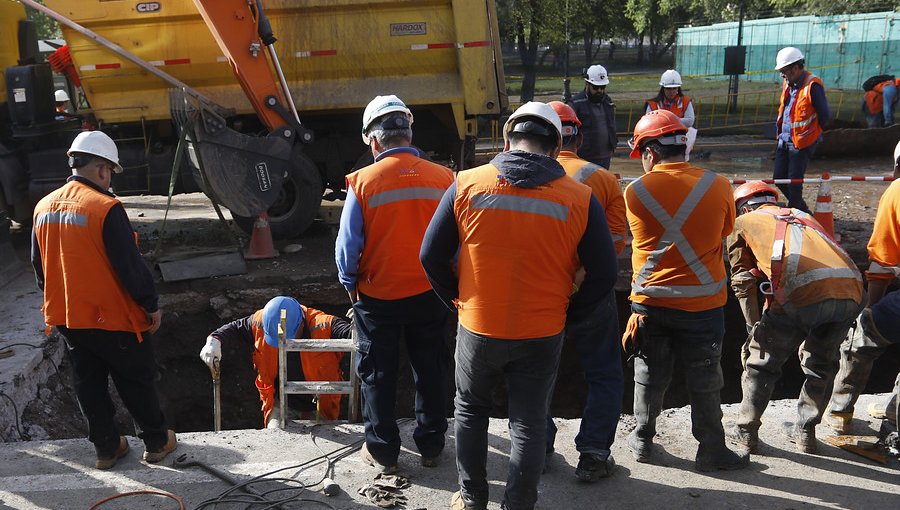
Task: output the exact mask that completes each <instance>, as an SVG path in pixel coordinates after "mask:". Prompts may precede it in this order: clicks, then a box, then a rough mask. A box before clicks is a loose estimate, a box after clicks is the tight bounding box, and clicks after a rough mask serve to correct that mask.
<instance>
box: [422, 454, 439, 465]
mask: <svg viewBox="0 0 900 510" xmlns="http://www.w3.org/2000/svg"><path fill="white" fill-rule="evenodd" d="M421 462H422V467H427V468H433V467H437V466H438V464H440V463H441V456H440V455H435V456H434V457H426V456H424V455H422V461H421Z"/></svg>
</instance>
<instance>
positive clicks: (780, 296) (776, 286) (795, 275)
mask: <svg viewBox="0 0 900 510" xmlns="http://www.w3.org/2000/svg"><path fill="white" fill-rule="evenodd" d="M753 213H760V214H769V215H771V216H773V217H774V218H775V221H776V222H778V225H777V226H776V229H775V240H774V241H773V243H772V260H771V268H772V280H771V282H772V288H773V291H774V293H775V299H776V301H778V303H779V304H781V305H782V306H786V305H787V304H788V303H787V296H788V295H789V294H791V293H792V292H794V291H795V290H797V289H799V288H800V287H803V286H805V285H809V284H810V283H813V282H815V281H819V280H824V279H826V278H853V279H854V280H858V281H860V282H861V281H862V277H861V276H860V274H859V272H857V271H856V270H854V269H853V268H850V267H822V268H816V269H810V270H809V271H805V272H803V273H799V270H800V258H801V253H802V251H803V229H805V228H809V229H810V230H812V231H813V232H815V233H816V234H818V236H819V237H820V238H822V239H823V240H825V242H826V243H827V244H828V246H830V247H831V248H832V249H833V250H835V251H836V252H838V253H842V254H844V256H845V258H848V259H849V256H848V255H847V254H846V252H845V251H844V249H843V248H841V247H840V246H839V245H838V244H837V243H835V242H834V240H833V239H831V236H829V235H828V234H826V233H825V232H823V231H821V230H820V229H819V228H818V227H817V226H816V224H815V223H813V222H812V221H811V220H810V218H809V217H807V216H806V215H802V216H796V215H794V213H793V211H792V210H791V209H788V208H778V209H775V208H771V207H764V208H762V209H757V210H756V211H753ZM751 214H752V213H751ZM801 214H802V213H801ZM786 235H789V236H790V241H791V242H790V249H789V251H788V252H787V254H786V255H785V253H784V248H785V242H784V239H785V236H786ZM785 264H786V265H785ZM782 266H784V267H785V269H784V272H785V274H787V275H788V277H787V278H785V279H784V280H785V282H784V285H783V286H782V285H781V279H782V278H781V274H782Z"/></svg>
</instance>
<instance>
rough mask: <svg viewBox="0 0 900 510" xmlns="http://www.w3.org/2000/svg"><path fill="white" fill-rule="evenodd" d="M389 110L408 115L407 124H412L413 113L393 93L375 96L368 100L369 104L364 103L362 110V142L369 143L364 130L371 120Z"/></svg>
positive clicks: (385, 113) (389, 111)
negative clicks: (364, 108) (364, 106)
mask: <svg viewBox="0 0 900 510" xmlns="http://www.w3.org/2000/svg"><path fill="white" fill-rule="evenodd" d="M391 112H403V113H405V114H406V116H407V117H409V125H410V126H411V125H412V123H413V114H412V112H411V111H409V108H407V107H406V104H405V103H404V102H403V101H401V100H400V98H399V97H397V96H395V95H393V94H391V95H389V96H375V99H373V100H371V101H369V104H368V105H366V110H365V111H364V112H363V121H362V140H363V143H364V144H366V145H369V136H368V135H367V134H366V131H367V130H368V128H369V126H370V125H371V124H372V121H374V120H375V119H377V118H378V117H381V116H382V115H387V114H388V113H391Z"/></svg>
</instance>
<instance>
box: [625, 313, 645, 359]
mask: <svg viewBox="0 0 900 510" xmlns="http://www.w3.org/2000/svg"><path fill="white" fill-rule="evenodd" d="M646 319H647V316H646V315H643V314H639V313H632V314H631V316H630V317H628V323H627V324H625V333H623V334H622V350H624V351H625V354H627V355H628V361H629V362H631V361H633V360H634V358H635V357H640V358H643V357H644V355H643V354H642V353H641V338H642V336H643V333H642V332H641V330H642V329H643V328H644V327H646V326H645V324H644V321H645V320H646Z"/></svg>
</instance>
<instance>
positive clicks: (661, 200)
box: [625, 163, 735, 312]
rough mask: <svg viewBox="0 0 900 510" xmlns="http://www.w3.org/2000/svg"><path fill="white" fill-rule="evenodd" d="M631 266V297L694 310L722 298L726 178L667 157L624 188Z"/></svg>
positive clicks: (730, 206)
mask: <svg viewBox="0 0 900 510" xmlns="http://www.w3.org/2000/svg"><path fill="white" fill-rule="evenodd" d="M625 206H626V207H627V209H628V224H629V226H630V227H631V233H632V235H633V236H634V240H633V241H632V243H631V249H632V255H631V265H632V269H633V272H634V273H633V276H632V283H631V297H630V299H631V300H632V301H634V302H635V303H642V304H646V305H650V306H661V307H666V308H676V309H679V310H685V311H688V312H699V311H704V310H710V309H713V308H717V307H720V306H722V305H724V304H725V300H726V299H727V297H728V296H727V289H726V288H725V280H726V277H725V264H724V260H723V256H724V254H723V243H722V238H724V237H726V236H727V235H728V234H730V233H731V230H732V228H733V227H734V215H735V211H734V201H733V200H732V194H731V184H729V182H728V179H726V178H724V177H722V176H720V175H716V174H715V173H713V172H710V171H708V170H703V169H701V168H696V167H693V166H691V165H690V164H688V163H666V164H660V165H656V166H655V167H653V169H652V170H651V171H650V172H649V173H646V174H644V175H643V176H641V177H640V178H639V179H637V180H636V181H634V182H632V183H631V184H629V185H628V187H627V188H625Z"/></svg>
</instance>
